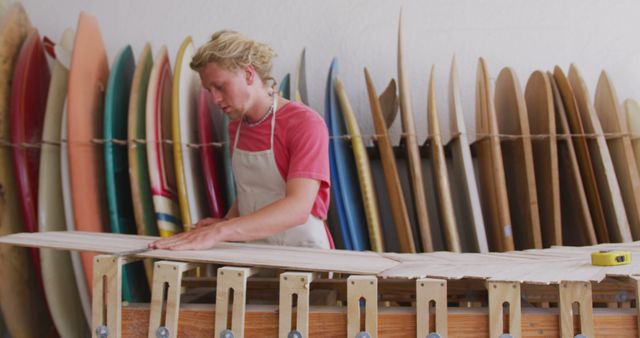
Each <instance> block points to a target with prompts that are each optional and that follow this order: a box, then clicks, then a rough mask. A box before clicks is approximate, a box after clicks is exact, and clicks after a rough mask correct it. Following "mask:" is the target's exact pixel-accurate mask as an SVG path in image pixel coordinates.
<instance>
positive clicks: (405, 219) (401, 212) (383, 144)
mask: <svg viewBox="0 0 640 338" xmlns="http://www.w3.org/2000/svg"><path fill="white" fill-rule="evenodd" d="M364 77H365V81H366V83H367V93H368V94H369V105H370V106H371V117H372V119H373V126H374V129H375V132H376V138H375V143H376V145H377V147H378V151H379V152H380V162H381V163H382V170H383V171H384V179H385V185H386V187H387V193H388V194H389V204H390V206H391V215H392V217H393V223H394V224H395V228H396V233H397V236H398V241H399V242H400V251H401V252H416V248H415V244H414V243H415V242H414V240H413V233H412V231H411V224H410V221H409V213H408V212H407V205H406V202H405V200H404V194H403V193H402V186H401V185H400V176H399V175H398V167H397V166H396V158H395V156H394V154H393V147H392V146H391V140H390V139H389V132H388V130H387V125H386V122H385V120H384V117H383V115H382V110H381V108H380V101H379V100H378V96H377V94H376V89H375V87H374V85H373V80H371V76H370V75H369V71H368V70H367V69H366V68H365V69H364Z"/></svg>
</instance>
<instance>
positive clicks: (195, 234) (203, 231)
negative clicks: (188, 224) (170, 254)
mask: <svg viewBox="0 0 640 338" xmlns="http://www.w3.org/2000/svg"><path fill="white" fill-rule="evenodd" d="M215 220H218V221H217V222H215V223H211V224H209V223H207V224H206V225H202V226H200V227H198V228H197V229H194V230H191V231H187V232H182V233H179V234H177V235H173V236H171V237H167V238H162V239H159V240H157V241H155V242H152V243H151V244H149V248H152V249H165V250H204V249H210V248H212V247H213V246H215V245H216V244H218V243H220V242H221V241H222V239H221V232H220V229H219V227H218V226H215V225H213V224H220V223H221V222H222V221H224V220H223V219H219V218H218V219H215ZM199 223H200V222H198V223H197V224H199Z"/></svg>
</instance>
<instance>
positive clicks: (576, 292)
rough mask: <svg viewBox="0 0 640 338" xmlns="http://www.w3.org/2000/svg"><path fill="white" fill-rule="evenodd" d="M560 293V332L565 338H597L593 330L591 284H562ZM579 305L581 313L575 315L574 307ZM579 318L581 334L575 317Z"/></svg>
mask: <svg viewBox="0 0 640 338" xmlns="http://www.w3.org/2000/svg"><path fill="white" fill-rule="evenodd" d="M559 291H560V303H559V306H560V331H561V333H562V337H563V338H570V337H575V336H576V335H577V334H583V335H584V336H586V337H595V335H594V329H593V303H592V300H591V283H587V282H561V283H560V286H559ZM574 303H577V304H578V306H579V313H574V311H573V305H574ZM575 315H578V316H579V321H580V330H579V331H580V332H577V330H576V329H575V327H574V325H575V324H574V316H575Z"/></svg>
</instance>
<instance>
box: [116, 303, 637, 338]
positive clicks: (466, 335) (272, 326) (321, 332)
mask: <svg viewBox="0 0 640 338" xmlns="http://www.w3.org/2000/svg"><path fill="white" fill-rule="evenodd" d="M598 310H600V311H598ZM123 311H124V323H123V335H124V336H125V337H127V338H146V337H147V322H148V320H149V308H148V305H145V304H132V305H130V306H126V307H124V309H123ZM310 311H311V312H310V313H309V334H310V336H311V337H346V336H347V314H346V311H345V310H344V308H330V309H329V308H326V307H312V308H311V310H310ZM214 312H215V311H214V310H213V307H212V306H211V305H209V304H186V305H184V306H182V307H181V309H180V324H179V332H178V335H179V337H213V334H214V333H213V319H214V315H215V314H214ZM378 323H379V327H378V332H379V335H378V336H379V337H380V338H383V337H385V338H386V337H388V338H399V337H407V338H413V337H416V314H415V311H413V310H412V309H411V308H404V309H384V308H381V309H380V312H379V318H378ZM448 323H449V329H448V335H449V337H461V338H483V337H487V338H488V337H489V330H488V329H489V316H488V311H487V309H486V308H480V309H453V308H451V309H449V315H448ZM574 323H575V325H577V321H576V322H574ZM593 323H594V327H595V334H596V337H598V338H601V337H604V338H620V337H637V336H638V329H637V324H636V315H635V311H633V310H625V309H620V310H615V311H613V310H609V309H596V311H594V318H593ZM245 333H246V335H247V336H248V337H271V338H275V337H278V313H277V306H275V305H273V306H265V305H262V306H259V305H250V306H248V308H247V319H246V327H245ZM522 337H526V338H528V337H560V327H559V321H558V312H557V309H528V308H524V309H523V313H522Z"/></svg>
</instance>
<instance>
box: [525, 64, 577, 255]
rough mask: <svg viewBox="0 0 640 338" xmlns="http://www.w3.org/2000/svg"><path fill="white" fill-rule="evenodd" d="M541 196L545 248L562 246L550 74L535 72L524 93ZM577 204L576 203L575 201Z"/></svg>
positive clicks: (538, 191)
mask: <svg viewBox="0 0 640 338" xmlns="http://www.w3.org/2000/svg"><path fill="white" fill-rule="evenodd" d="M524 97H525V102H526V104H527V116H528V118H529V127H530V132H531V136H532V137H531V148H532V151H533V164H534V169H535V177H536V192H537V194H538V207H539V208H538V209H539V212H540V225H541V232H542V244H543V247H545V248H548V247H550V246H552V245H562V215H561V212H560V177H559V169H558V145H557V142H556V116H555V110H554V105H553V104H554V100H553V92H552V89H551V83H550V81H549V78H548V76H547V74H546V73H544V72H542V71H535V72H533V74H531V76H530V77H529V80H528V81H527V86H526V88H525V91H524ZM572 203H573V201H572Z"/></svg>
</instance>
